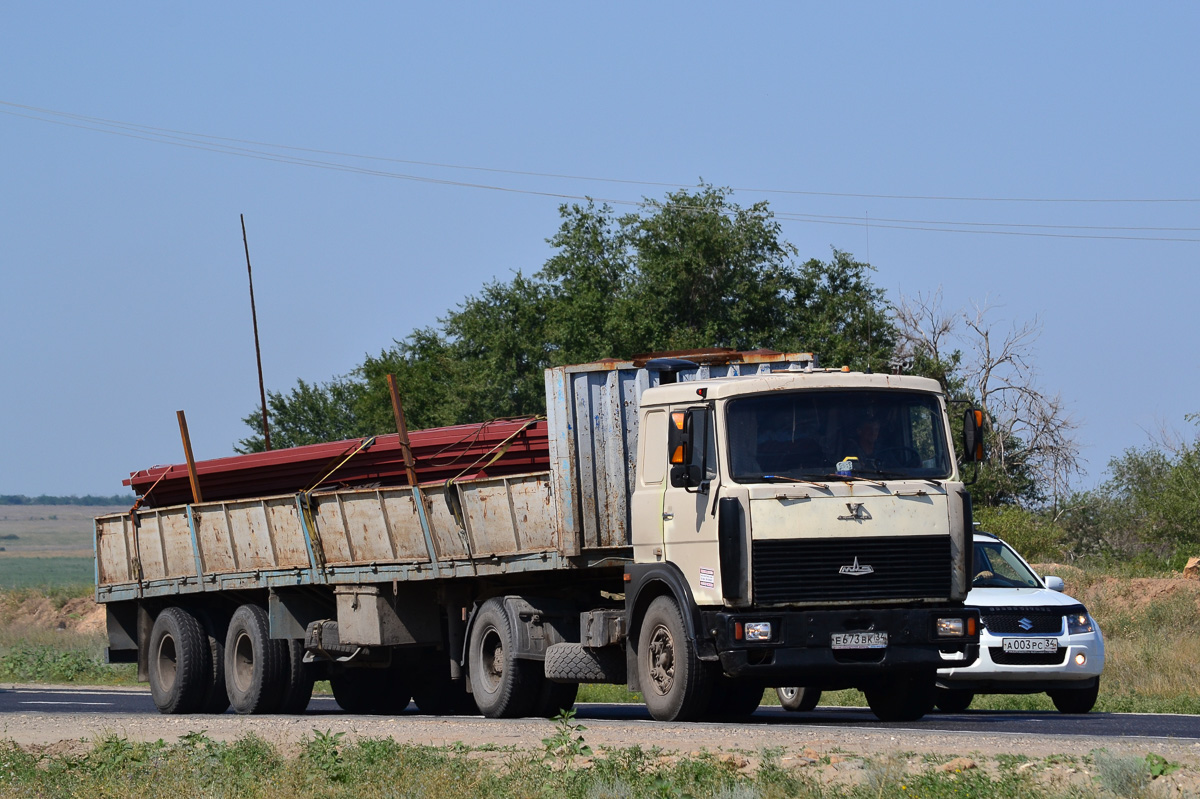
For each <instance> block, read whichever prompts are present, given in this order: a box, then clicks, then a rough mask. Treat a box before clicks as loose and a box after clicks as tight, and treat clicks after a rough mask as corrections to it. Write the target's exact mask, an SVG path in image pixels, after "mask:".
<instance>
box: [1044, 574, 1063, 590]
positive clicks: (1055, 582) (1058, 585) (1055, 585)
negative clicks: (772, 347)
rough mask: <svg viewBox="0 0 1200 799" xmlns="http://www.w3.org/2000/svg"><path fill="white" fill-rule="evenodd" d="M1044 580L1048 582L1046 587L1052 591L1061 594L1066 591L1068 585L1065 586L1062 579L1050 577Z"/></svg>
mask: <svg viewBox="0 0 1200 799" xmlns="http://www.w3.org/2000/svg"><path fill="white" fill-rule="evenodd" d="M1043 579H1045V581H1046V587H1047V588H1049V589H1050V590H1051V591H1057V592H1058V593H1060V594H1061V593H1062V592H1063V591H1064V590H1065V589H1066V585H1064V584H1063V579H1062V578H1061V577H1055V576H1053V575H1050V576H1048V577H1045V578H1043Z"/></svg>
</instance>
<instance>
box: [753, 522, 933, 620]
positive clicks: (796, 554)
mask: <svg viewBox="0 0 1200 799" xmlns="http://www.w3.org/2000/svg"><path fill="white" fill-rule="evenodd" d="M753 555H754V566H753V569H754V598H755V601H756V602H758V603H767V604H771V603H794V602H845V601H851V600H859V599H866V600H871V599H925V598H929V599H933V598H945V597H949V596H950V539H949V537H948V536H921V537H916V538H856V539H852V540H847V539H833V540H831V539H828V538H821V539H815V538H814V539H789V540H766V541H755V542H754V547H753ZM856 564H857V566H858V568H857V570H856V569H855V568H854V567H855V565H856ZM868 569H869V571H868ZM847 572H849V573H847Z"/></svg>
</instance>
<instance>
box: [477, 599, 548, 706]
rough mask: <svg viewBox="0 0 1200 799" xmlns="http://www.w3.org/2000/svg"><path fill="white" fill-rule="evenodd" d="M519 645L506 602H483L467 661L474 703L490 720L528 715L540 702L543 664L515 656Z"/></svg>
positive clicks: (491, 600) (500, 600) (496, 600)
mask: <svg viewBox="0 0 1200 799" xmlns="http://www.w3.org/2000/svg"><path fill="white" fill-rule="evenodd" d="M516 643H517V642H516V635H515V631H514V630H513V629H512V625H511V624H510V623H509V620H508V613H506V612H505V610H504V601H503V600H502V599H500V598H499V597H493V598H492V599H489V600H488V601H486V602H484V603H483V605H482V606H481V607H480V608H479V611H478V612H477V613H476V617H475V622H474V624H473V625H472V627H471V648H470V653H469V655H468V658H467V662H468V668H469V669H470V673H471V693H472V695H473V696H474V697H475V704H476V705H478V706H479V712H481V713H482V714H483V715H485V716H487V717H488V718H490V719H502V718H517V717H520V716H528V715H530V714H531V713H532V712H533V710H534V706H535V705H536V704H537V703H538V700H539V693H540V689H541V685H540V680H539V679H538V678H539V677H540V676H541V675H540V674H538V672H537V667H539V666H540V664H538V663H535V662H533V661H529V660H521V659H520V658H518V657H516V650H517V646H516Z"/></svg>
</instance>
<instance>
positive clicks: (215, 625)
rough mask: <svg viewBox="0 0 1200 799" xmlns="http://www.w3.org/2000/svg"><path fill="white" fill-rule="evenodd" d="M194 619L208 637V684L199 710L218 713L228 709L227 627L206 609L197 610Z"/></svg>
mask: <svg viewBox="0 0 1200 799" xmlns="http://www.w3.org/2000/svg"><path fill="white" fill-rule="evenodd" d="M196 619H197V620H198V621H199V622H200V626H201V628H203V630H204V637H205V638H207V639H208V649H209V655H210V662H211V667H210V670H209V680H208V686H207V688H206V689H205V691H204V701H203V702H201V704H200V712H201V713H212V714H214V715H220V714H222V713H224V712H225V711H226V710H228V709H229V693H228V692H227V691H226V688H225V634H226V631H227V628H226V625H225V624H223V623H221V622H218V621H217V619H216V617H215V616H214V615H213V614H212V613H211V612H209V611H207V610H200V611H197V613H196Z"/></svg>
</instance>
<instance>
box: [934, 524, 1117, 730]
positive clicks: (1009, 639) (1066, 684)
mask: <svg viewBox="0 0 1200 799" xmlns="http://www.w3.org/2000/svg"><path fill="white" fill-rule="evenodd" d="M974 555H975V559H974V564H975V565H974V571H975V580H974V582H973V583H972V587H971V591H970V593H968V594H967V600H966V604H967V605H970V606H971V607H975V608H978V609H979V616H980V621H982V623H983V627H982V629H981V630H980V634H979V659H978V660H976V661H975V662H974V663H973V664H971V665H970V666H965V667H963V668H954V667H953V666H952V665H950V664H947V666H948V668H945V669H942V670H941V671H939V672H938V691H937V706H938V707H939V708H940V709H941V710H943V711H945V712H948V713H957V712H961V711H963V710H966V709H967V706H968V705H970V704H971V700H972V699H973V698H974V697H975V694H1034V693H1041V692H1043V691H1045V692H1046V693H1047V694H1049V695H1050V699H1051V700H1052V701H1053V702H1054V706H1055V707H1056V708H1058V709H1059V711H1061V712H1063V713H1087V712H1088V711H1089V710H1091V709H1092V706H1093V705H1095V704H1096V695H1097V694H1098V693H1099V691H1100V672H1102V671H1103V670H1104V638H1103V637H1102V636H1101V635H1100V627H1099V626H1098V625H1097V624H1096V621H1095V619H1093V618H1092V617H1091V615H1090V614H1089V613H1088V612H1087V608H1085V607H1084V606H1083V605H1081V604H1080V603H1079V602H1078V601H1077V600H1075V599H1072V598H1071V597H1069V596H1067V595H1066V594H1064V593H1062V590H1063V581H1062V580H1061V579H1059V578H1058V577H1046V578H1045V579H1044V580H1043V579H1042V578H1041V577H1038V575H1037V574H1036V573H1035V572H1034V571H1033V569H1031V568H1030V567H1029V564H1028V563H1026V562H1025V560H1024V559H1023V558H1022V557H1021V556H1020V555H1018V554H1017V553H1016V551H1015V550H1014V549H1013V548H1012V547H1010V546H1009V545H1008V544H1006V543H1004V542H1003V541H1001V540H1000V539H999V538H997V537H996V536H994V535H991V534H989V533H976V534H975V552H974Z"/></svg>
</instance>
